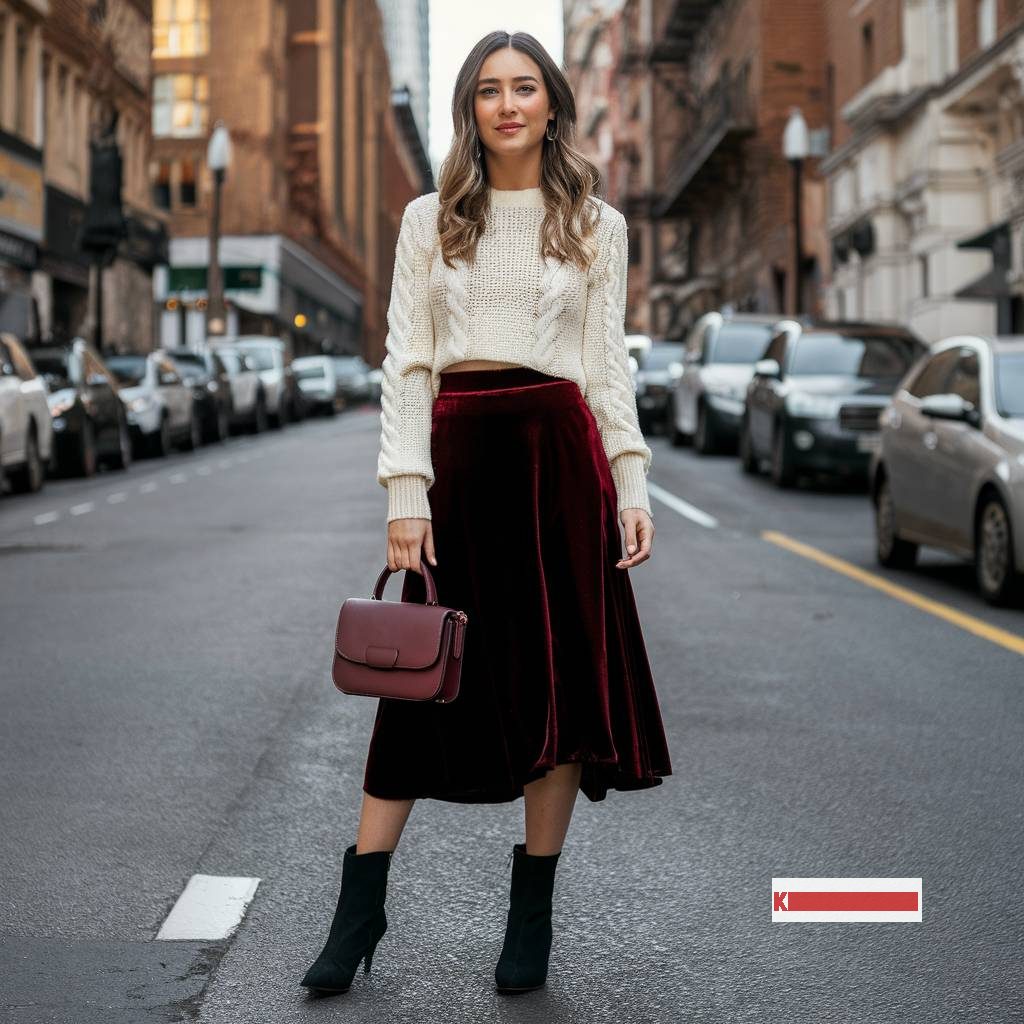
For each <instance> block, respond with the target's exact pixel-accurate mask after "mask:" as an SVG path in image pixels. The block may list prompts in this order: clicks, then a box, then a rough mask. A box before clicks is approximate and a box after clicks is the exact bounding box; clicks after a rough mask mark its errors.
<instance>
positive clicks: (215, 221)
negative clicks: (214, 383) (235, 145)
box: [206, 121, 231, 338]
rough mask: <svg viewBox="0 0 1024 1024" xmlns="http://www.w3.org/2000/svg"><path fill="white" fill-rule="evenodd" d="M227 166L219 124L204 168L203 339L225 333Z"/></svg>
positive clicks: (226, 141) (227, 142) (225, 138)
mask: <svg viewBox="0 0 1024 1024" xmlns="http://www.w3.org/2000/svg"><path fill="white" fill-rule="evenodd" d="M230 164H231V136H230V135H229V134H228V130H227V128H225V127H224V122H223V121H217V123H216V124H215V125H214V126H213V134H212V135H211V136H210V142H209V145H208V146H207V147H206V166H207V167H209V168H210V170H211V171H213V209H212V211H211V213H210V258H209V261H208V262H209V269H208V271H207V274H206V288H207V296H208V301H207V303H206V336H207V338H209V337H211V336H220V335H224V334H226V333H227V309H226V308H225V305H224V275H223V274H222V273H221V267H220V193H221V189H222V188H223V187H224V176H225V174H226V173H227V169H228V167H229V166H230Z"/></svg>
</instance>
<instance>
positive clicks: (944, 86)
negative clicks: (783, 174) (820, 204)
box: [822, 0, 1024, 341]
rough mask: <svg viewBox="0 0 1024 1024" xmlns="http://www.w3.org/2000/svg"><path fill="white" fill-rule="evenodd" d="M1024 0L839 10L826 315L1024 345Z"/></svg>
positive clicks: (912, 2) (937, 0)
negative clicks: (1004, 335) (1013, 338)
mask: <svg viewBox="0 0 1024 1024" xmlns="http://www.w3.org/2000/svg"><path fill="white" fill-rule="evenodd" d="M1022 8H1024V5H1022V4H1021V3H1020V2H1019V0H873V2H872V3H869V4H865V3H863V2H862V0H858V2H850V0H830V2H828V3H827V4H826V5H825V9H826V33H827V39H828V51H829V65H828V69H827V74H828V78H829V81H830V82H831V87H830V90H829V93H830V102H829V105H828V111H827V118H828V121H829V123H830V124H831V126H832V129H833V137H834V141H835V146H834V148H833V151H832V152H831V153H830V154H829V156H828V157H827V158H826V159H825V160H824V161H823V162H822V171H823V173H824V175H825V176H826V179H827V184H828V194H829V221H828V231H829V235H830V240H831V246H832V252H833V264H834V267H833V273H832V278H831V282H830V284H829V287H828V289H827V303H828V308H829V310H830V312H832V313H833V314H835V315H839V316H854V317H870V318H877V319H886V320H894V321H899V322H903V323H907V324H909V325H910V326H912V327H913V328H915V329H916V330H917V331H918V332H919V333H920V334H921V335H922V336H923V337H925V338H926V339H928V340H929V341H934V340H937V339H939V338H942V337H947V336H949V335H952V334H957V333H963V332H969V331H979V332H989V331H995V330H999V331H1002V332H1010V331H1012V332H1014V333H1021V332H1024V261H1022V246H1024V91H1022V86H1024V35H1022V14H1024V10H1022Z"/></svg>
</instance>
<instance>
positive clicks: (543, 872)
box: [494, 843, 561, 992]
mask: <svg viewBox="0 0 1024 1024" xmlns="http://www.w3.org/2000/svg"><path fill="white" fill-rule="evenodd" d="M559 856H561V854H560V853H552V854H550V855H547V856H540V855H535V854H531V853H527V852H526V844H525V843H516V844H515V846H513V847H512V860H513V864H512V886H511V892H510V896H509V908H508V918H507V921H506V924H505V942H504V944H503V945H502V947H501V956H500V957H499V958H498V964H497V966H496V967H495V969H494V981H495V984H496V987H497V989H498V991H499V992H529V991H531V990H532V989H535V988H540V987H541V985H543V984H544V982H545V981H546V980H547V974H548V955H549V953H550V952H551V935H552V928H551V894H552V892H553V890H554V884H555V868H556V866H557V865H558V858H559Z"/></svg>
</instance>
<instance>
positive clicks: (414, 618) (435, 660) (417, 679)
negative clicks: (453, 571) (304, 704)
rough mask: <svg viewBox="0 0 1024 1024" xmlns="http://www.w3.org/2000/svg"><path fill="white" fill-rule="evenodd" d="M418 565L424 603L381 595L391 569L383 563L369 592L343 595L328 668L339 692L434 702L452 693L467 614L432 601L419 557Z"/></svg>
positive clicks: (456, 685) (429, 580)
mask: <svg viewBox="0 0 1024 1024" xmlns="http://www.w3.org/2000/svg"><path fill="white" fill-rule="evenodd" d="M420 566H421V568H422V570H423V579H424V583H425V584H426V591H427V600H426V602H425V603H424V604H420V603H419V602H418V601H383V600H381V595H382V594H383V593H384V586H385V584H386V583H387V581H388V577H389V576H390V575H391V572H392V570H391V568H390V567H388V566H387V565H385V566H384V569H383V570H382V571H381V574H380V576H378V577H377V585H376V586H375V587H374V588H373V596H372V597H349V598H346V600H345V601H344V603H343V604H342V606H341V611H340V612H339V613H338V629H337V632H336V634H335V639H334V664H333V666H332V669H331V676H332V678H333V679H334V685H335V686H336V687H337V688H338V689H339V690H341V692H342V693H350V694H356V695H359V696H364V697H396V698H398V699H399V700H432V701H436V702H437V703H438V704H449V703H451V702H452V701H453V700H455V698H456V697H457V696H458V694H459V679H460V677H461V675H462V653H463V651H464V650H465V645H466V623H467V622H468V621H469V616H468V615H466V613H465V612H462V611H459V610H458V609H456V608H448V607H446V606H445V605H440V604H438V603H437V590H436V589H435V587H434V577H433V576H432V575H431V573H430V569H429V568H428V566H427V563H426V562H425V561H424V562H421V563H420ZM406 571H407V572H412V571H413V570H411V569H409V570H406Z"/></svg>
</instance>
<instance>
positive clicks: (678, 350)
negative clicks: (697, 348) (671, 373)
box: [640, 341, 683, 370]
mask: <svg viewBox="0 0 1024 1024" xmlns="http://www.w3.org/2000/svg"><path fill="white" fill-rule="evenodd" d="M682 358H683V346H682V345H680V344H679V343H678V342H674V341H673V342H668V341H663V342H660V343H658V342H656V343H655V344H653V345H652V346H651V347H650V349H649V350H648V352H647V353H646V354H645V355H644V357H643V359H642V360H640V368H641V369H642V370H667V369H668V368H669V367H670V366H671V365H672V364H673V363H678V362H681V361H682Z"/></svg>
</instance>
